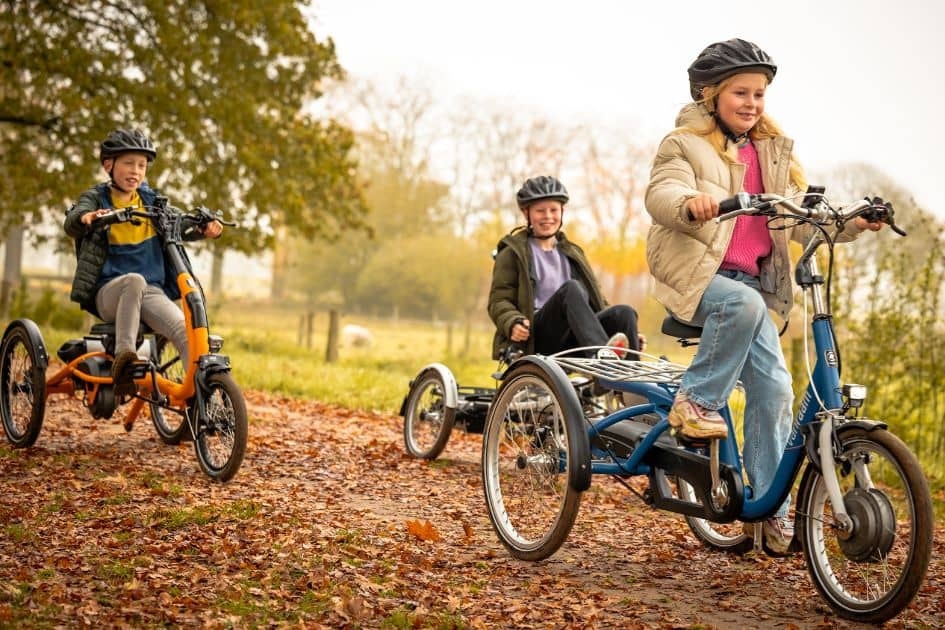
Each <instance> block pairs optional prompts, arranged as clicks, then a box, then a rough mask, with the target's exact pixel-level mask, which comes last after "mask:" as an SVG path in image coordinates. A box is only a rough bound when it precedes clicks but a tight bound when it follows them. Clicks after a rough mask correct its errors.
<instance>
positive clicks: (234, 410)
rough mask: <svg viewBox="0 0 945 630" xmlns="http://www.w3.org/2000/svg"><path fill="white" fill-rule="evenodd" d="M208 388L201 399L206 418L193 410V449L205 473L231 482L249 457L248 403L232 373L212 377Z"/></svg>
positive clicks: (220, 373) (218, 479)
mask: <svg viewBox="0 0 945 630" xmlns="http://www.w3.org/2000/svg"><path fill="white" fill-rule="evenodd" d="M207 385H208V391H207V392H205V393H204V395H203V396H200V397H199V398H200V399H201V400H202V403H203V414H200V413H197V411H198V410H196V409H193V410H191V413H192V414H195V425H196V431H195V435H196V437H195V439H194V449H195V450H196V451H197V460H198V461H199V462H200V468H201V470H203V472H205V473H206V474H207V475H208V476H209V477H210V478H211V479H213V480H214V481H229V480H230V479H232V478H233V475H235V474H236V471H238V470H239V468H240V464H242V463H243V455H244V454H245V453H246V437H247V433H248V432H249V426H248V421H247V418H246V402H245V401H244V400H243V393H242V392H241V391H240V388H239V387H238V386H237V384H236V381H234V380H233V377H232V376H231V375H230V374H229V372H218V373H216V374H211V375H210V376H209V377H208V378H207ZM201 415H202V416H203V417H202V418H201ZM201 420H202V421H201Z"/></svg>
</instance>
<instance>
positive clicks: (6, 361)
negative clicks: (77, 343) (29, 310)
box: [0, 320, 46, 448]
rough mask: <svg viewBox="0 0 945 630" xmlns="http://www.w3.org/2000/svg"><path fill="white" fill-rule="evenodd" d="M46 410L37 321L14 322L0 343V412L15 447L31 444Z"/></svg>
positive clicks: (42, 351) (42, 350)
mask: <svg viewBox="0 0 945 630" xmlns="http://www.w3.org/2000/svg"><path fill="white" fill-rule="evenodd" d="M45 413H46V348H45V346H44V345H43V339H42V336H41V335H40V333H39V329H38V328H37V327H36V324H34V323H33V322H31V321H29V320H18V321H16V322H13V323H12V324H11V325H10V326H9V327H8V328H7V330H6V333H5V334H4V336H3V343H2V346H0V416H2V419H3V431H4V433H6V436H7V440H9V441H10V444H12V445H13V447H14V448H26V447H28V446H32V445H33V444H34V443H35V442H36V438H37V437H39V431H40V429H42V427H43V416H44V415H45Z"/></svg>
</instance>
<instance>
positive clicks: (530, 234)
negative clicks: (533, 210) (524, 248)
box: [525, 206, 564, 241]
mask: <svg viewBox="0 0 945 630" xmlns="http://www.w3.org/2000/svg"><path fill="white" fill-rule="evenodd" d="M525 222H526V223H528V227H527V229H526V230H525V233H526V234H528V237H529V238H533V239H535V240H536V241H547V240H548V239H549V238H558V234H560V233H561V228H563V227H564V207H563V206H562V208H561V223H560V224H559V225H558V229H557V230H555V233H554V234H549V235H548V236H535V230H533V229H532V218H531V216H530V215H529V214H528V210H526V211H525Z"/></svg>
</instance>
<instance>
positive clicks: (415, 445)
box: [404, 369, 456, 459]
mask: <svg viewBox="0 0 945 630" xmlns="http://www.w3.org/2000/svg"><path fill="white" fill-rule="evenodd" d="M446 386H447V385H446V383H445V382H444V381H443V376H442V375H441V374H440V373H439V371H437V370H433V369H428V370H424V371H423V372H421V373H420V375H419V376H418V377H417V378H416V379H415V380H414V382H413V384H412V385H411V387H410V391H409V392H408V393H407V400H406V402H405V403H404V446H406V448H407V452H408V453H410V454H411V455H413V456H414V457H419V458H421V459H436V458H437V457H439V455H440V453H442V452H443V449H444V448H446V443H447V442H448V441H449V439H450V433H451V432H452V431H453V424H454V423H455V422H456V409H455V407H450V406H449V405H448V404H447V395H446Z"/></svg>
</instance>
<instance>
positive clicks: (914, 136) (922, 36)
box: [314, 0, 945, 217]
mask: <svg viewBox="0 0 945 630" xmlns="http://www.w3.org/2000/svg"><path fill="white" fill-rule="evenodd" d="M943 7H945V2H940V1H938V0H926V1H924V2H923V1H921V0H893V1H889V0H837V1H835V0H820V1H819V2H814V1H811V0H797V1H794V2H788V1H785V0H782V1H779V2H761V1H755V2H705V1H700V2H695V1H690V0H655V1H654V0H650V1H649V2H646V3H645V4H644V3H640V2H633V1H630V0H621V1H618V0H579V1H562V0H544V1H541V0H501V1H500V0H477V1H476V2H451V1H449V0H440V1H434V0H397V1H390V0H314V14H315V23H314V28H315V30H316V34H317V35H318V36H319V38H322V39H323V38H325V37H326V36H330V37H331V38H332V39H333V40H334V41H335V45H336V47H337V52H338V57H339V60H340V62H341V64H342V66H344V67H345V68H346V69H347V70H348V71H349V72H351V73H354V74H357V75H359V76H363V77H367V78H384V77H390V76H399V75H406V76H412V75H415V76H417V77H420V78H422V79H423V80H424V81H426V82H427V83H429V84H431V85H433V86H435V87H436V89H437V90H438V91H440V92H441V93H442V94H443V95H444V97H453V96H457V95H470V96H473V97H475V98H477V99H487V100H488V99H495V101H496V102H498V103H503V104H508V105H509V106H516V107H523V108H528V109H533V110H534V111H535V112H536V115H542V116H550V117H552V118H560V119H561V120H563V121H567V120H574V119H581V120H588V121H593V120H600V121H602V122H605V123H607V124H608V125H612V124H614V123H619V124H621V125H626V126H627V128H630V129H635V130H636V131H637V133H639V134H640V135H641V136H643V138H642V140H643V141H644V142H654V143H655V142H657V141H658V140H659V139H660V138H661V137H662V136H663V135H664V134H665V133H666V132H667V131H669V129H670V128H671V127H672V124H673V121H674V118H675V116H676V113H677V112H678V110H679V108H680V107H681V106H682V105H683V104H684V103H686V102H687V101H688V99H689V88H688V82H687V81H688V79H687V76H686V68H687V67H688V65H689V64H690V63H691V62H692V60H693V59H694V58H695V56H696V55H697V54H698V53H699V51H700V50H702V48H704V47H705V46H706V45H707V44H709V43H711V42H714V41H719V40H724V39H729V38H732V37H741V38H744V39H749V40H752V41H754V42H756V43H758V44H759V45H760V46H761V47H762V48H764V49H765V50H766V51H767V52H768V53H769V54H770V55H771V56H772V57H773V58H774V60H775V62H776V63H777V64H778V74H777V77H776V78H775V80H774V83H773V84H772V85H771V87H770V88H769V92H768V98H767V111H768V113H770V114H771V115H772V116H773V117H774V118H775V119H776V120H777V121H778V122H780V123H781V126H782V127H783V128H784V129H785V132H786V133H787V135H789V136H791V137H793V138H794V139H795V141H796V144H795V150H796V151H797V153H798V155H799V157H800V158H801V161H802V163H803V164H804V165H805V166H806V167H807V168H808V170H819V171H824V170H827V169H829V167H830V166H831V165H832V164H834V163H838V162H849V161H863V162H868V163H872V164H874V165H875V166H877V167H879V168H880V169H882V170H883V171H885V172H886V173H888V174H889V175H890V176H892V177H893V178H895V179H896V180H897V181H899V182H900V183H901V184H902V185H903V186H904V187H905V188H906V189H908V190H910V191H912V192H913V194H914V196H915V198H916V199H917V200H918V201H919V203H920V204H922V205H924V206H925V207H927V208H929V209H930V210H933V211H935V212H936V213H937V214H938V215H939V216H941V217H945V202H943V200H942V198H943V196H942V195H941V194H939V192H938V187H939V186H941V185H942V184H941V182H942V180H943V178H945V158H943V157H942V156H943V153H945V115H943V114H942V112H941V111H940V109H941V107H942V103H943V96H945V88H943V76H945V37H943V35H942V32H941V31H942V28H943V26H945V8H943ZM824 183H825V184H827V186H828V193H829V190H830V188H829V182H824ZM864 192H865V191H864Z"/></svg>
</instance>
